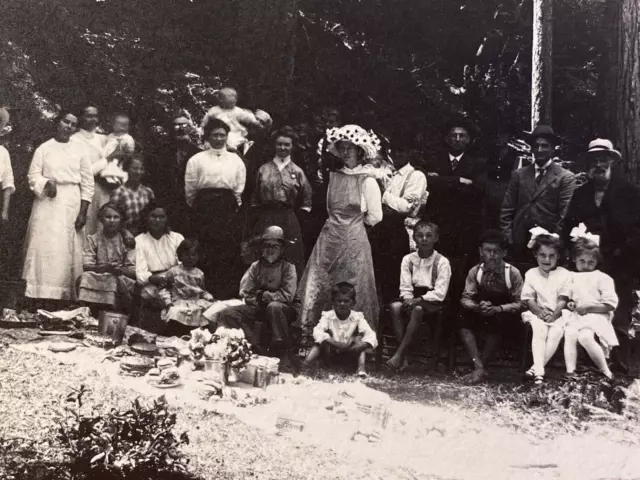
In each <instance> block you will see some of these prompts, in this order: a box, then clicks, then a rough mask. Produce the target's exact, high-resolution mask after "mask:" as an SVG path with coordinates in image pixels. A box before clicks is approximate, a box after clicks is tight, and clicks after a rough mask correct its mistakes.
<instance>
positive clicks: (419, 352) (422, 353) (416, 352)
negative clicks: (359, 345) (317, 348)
mask: <svg viewBox="0 0 640 480" xmlns="http://www.w3.org/2000/svg"><path fill="white" fill-rule="evenodd" d="M466 262H467V259H466V257H465V258H462V259H449V263H450V264H451V283H450V285H449V293H448V294H447V298H446V299H445V301H444V302H443V304H442V307H441V308H440V309H438V310H437V311H435V312H432V313H429V314H426V315H427V318H426V320H425V321H426V322H428V326H429V327H431V328H429V329H426V328H422V330H421V332H420V334H419V337H418V338H417V339H416V341H415V342H414V343H413V344H412V345H411V347H410V351H409V354H410V355H411V356H412V357H413V358H418V359H422V360H426V359H428V358H431V357H433V358H435V361H436V362H437V361H439V360H440V359H441V350H442V347H443V346H446V350H447V356H446V358H447V359H448V367H449V368H450V369H451V365H452V359H454V357H455V350H454V348H452V347H453V346H454V345H455V343H454V342H455V330H454V329H447V328H446V327H447V323H451V322H448V321H447V320H448V319H451V318H453V317H454V316H455V315H456V312H457V310H458V308H457V302H456V301H455V299H456V298H459V295H456V292H457V291H458V290H459V285H460V283H462V284H464V275H465V272H464V270H465V267H466ZM460 279H462V280H461V281H460ZM428 330H432V331H433V336H432V338H431V339H430V338H429V335H428V334H427V331H428ZM447 330H448V331H447ZM445 333H447V334H449V337H448V339H447V341H446V343H445V345H443V343H444V342H443V334H445ZM377 335H378V341H379V345H378V348H377V349H376V352H375V364H376V368H379V367H380V366H381V365H382V362H383V361H386V360H388V359H389V358H391V356H392V355H393V353H394V352H395V350H396V348H397V347H398V341H397V339H396V338H395V335H394V332H393V328H392V326H391V321H390V308H389V305H388V304H387V305H385V306H384V307H383V308H382V309H381V312H380V321H379V322H378V331H377ZM429 340H431V342H429ZM429 343H432V344H433V345H434V346H435V348H436V351H435V352H432V354H431V355H429V350H430V348H429V347H430V345H429ZM454 361H455V360H454Z"/></svg>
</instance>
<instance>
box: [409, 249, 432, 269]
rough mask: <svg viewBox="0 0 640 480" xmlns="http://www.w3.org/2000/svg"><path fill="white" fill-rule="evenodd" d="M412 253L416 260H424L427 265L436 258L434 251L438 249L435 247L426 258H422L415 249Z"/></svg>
mask: <svg viewBox="0 0 640 480" xmlns="http://www.w3.org/2000/svg"><path fill="white" fill-rule="evenodd" d="M413 253H414V254H415V257H414V258H415V259H416V260H417V261H418V263H420V262H426V263H427V265H429V264H431V263H433V260H434V259H435V258H436V253H438V251H437V250H436V249H434V250H433V253H432V254H431V255H429V256H428V257H427V258H422V257H421V256H420V254H419V253H418V251H417V250H416V251H415V252H413Z"/></svg>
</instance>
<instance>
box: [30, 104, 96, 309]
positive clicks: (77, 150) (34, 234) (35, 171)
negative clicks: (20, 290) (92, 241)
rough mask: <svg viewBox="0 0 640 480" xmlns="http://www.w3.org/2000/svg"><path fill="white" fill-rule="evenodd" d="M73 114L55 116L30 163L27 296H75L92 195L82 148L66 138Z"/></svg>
mask: <svg viewBox="0 0 640 480" xmlns="http://www.w3.org/2000/svg"><path fill="white" fill-rule="evenodd" d="M77 124H78V119H77V118H76V117H75V116H74V115H72V114H70V113H65V114H63V115H61V116H60V117H58V122H57V132H56V136H55V137H54V138H52V139H51V140H48V141H46V142H45V143H43V144H42V145H40V146H39V147H38V148H37V149H36V151H35V153H34V154H33V160H32V162H31V167H29V173H28V179H29V187H30V188H31V190H32V191H33V193H35V195H36V198H35V199H34V201H33V207H32V209H31V218H30V219H29V226H28V228H27V236H26V241H25V247H26V248H25V252H26V253H25V260H24V269H23V274H22V278H24V279H25V280H26V283H27V287H26V291H25V295H26V296H27V297H29V298H37V299H52V300H74V299H75V298H74V297H75V281H76V279H77V278H78V276H80V274H81V273H82V245H83V235H82V229H83V227H84V224H85V222H86V220H87V209H88V208H89V203H90V202H91V198H92V197H93V174H92V172H91V161H90V159H89V157H88V156H87V155H86V151H85V149H84V148H82V147H81V146H80V145H78V144H77V143H75V142H73V141H70V137H71V135H72V134H73V132H74V131H75V129H76V126H77Z"/></svg>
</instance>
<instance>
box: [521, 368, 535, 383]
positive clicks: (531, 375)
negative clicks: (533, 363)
mask: <svg viewBox="0 0 640 480" xmlns="http://www.w3.org/2000/svg"><path fill="white" fill-rule="evenodd" d="M535 376H536V372H534V371H533V367H531V368H530V369H529V370H527V371H526V372H524V378H528V379H529V380H533V379H534V378H535Z"/></svg>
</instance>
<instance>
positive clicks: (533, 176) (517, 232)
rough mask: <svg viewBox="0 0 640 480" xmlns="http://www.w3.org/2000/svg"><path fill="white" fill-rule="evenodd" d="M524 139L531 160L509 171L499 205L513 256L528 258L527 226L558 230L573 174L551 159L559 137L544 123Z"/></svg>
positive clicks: (572, 188)
mask: <svg viewBox="0 0 640 480" xmlns="http://www.w3.org/2000/svg"><path fill="white" fill-rule="evenodd" d="M527 143H528V144H529V145H530V146H531V151H532V152H533V156H534V163H533V164H531V165H529V166H526V167H523V168H520V169H518V170H516V171H515V172H513V174H512V175H511V180H510V181H509V186H508V187H507V192H506V193H505V196H504V200H503V201H502V208H501V209H500V227H501V228H502V231H503V233H504V234H505V235H506V236H507V238H508V239H509V242H510V243H511V246H512V250H511V253H512V254H513V255H514V256H515V257H516V258H517V259H523V260H530V259H531V253H530V252H529V250H528V249H527V243H528V241H529V230H530V229H532V228H533V227H536V226H537V227H542V228H544V229H546V230H548V231H549V232H551V233H556V232H558V233H559V232H560V231H561V229H562V222H563V220H564V218H565V215H566V213H567V208H569V203H570V202H571V197H572V195H573V191H574V190H575V186H576V181H575V175H574V174H573V173H571V172H570V171H569V170H566V169H564V168H562V167H561V166H560V165H558V164H556V163H555V161H554V157H555V149H556V146H557V145H558V144H559V143H560V138H559V137H558V136H557V135H556V134H555V133H554V131H553V129H552V128H551V127H550V126H548V125H538V126H537V127H536V128H535V129H534V130H533V132H531V134H530V135H528V138H527Z"/></svg>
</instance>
